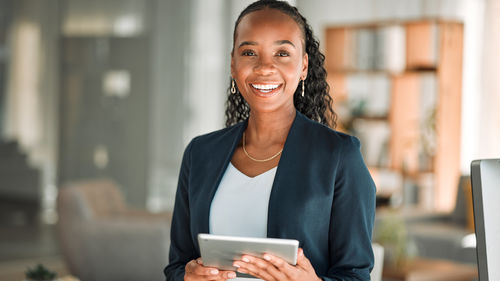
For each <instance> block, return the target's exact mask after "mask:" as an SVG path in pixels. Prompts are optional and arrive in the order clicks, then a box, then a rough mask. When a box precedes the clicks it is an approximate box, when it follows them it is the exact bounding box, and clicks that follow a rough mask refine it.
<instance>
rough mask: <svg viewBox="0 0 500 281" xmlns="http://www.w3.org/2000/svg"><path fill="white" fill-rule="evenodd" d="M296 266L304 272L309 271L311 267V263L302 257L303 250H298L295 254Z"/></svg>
mask: <svg viewBox="0 0 500 281" xmlns="http://www.w3.org/2000/svg"><path fill="white" fill-rule="evenodd" d="M297 266H299V267H300V268H303V269H305V270H309V269H310V268H312V267H313V266H312V264H311V261H309V259H308V258H307V257H306V256H305V255H304V250H303V249H302V248H299V250H298V252H297Z"/></svg>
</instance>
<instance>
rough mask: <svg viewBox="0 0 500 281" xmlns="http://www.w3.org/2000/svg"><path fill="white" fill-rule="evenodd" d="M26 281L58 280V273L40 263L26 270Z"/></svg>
mask: <svg viewBox="0 0 500 281" xmlns="http://www.w3.org/2000/svg"><path fill="white" fill-rule="evenodd" d="M25 275H26V280H25V281H56V279H55V278H56V276H57V274H56V273H55V272H52V271H50V270H48V269H47V268H45V267H44V266H43V265H41V264H38V265H37V266H36V267H35V268H28V270H26V272H25Z"/></svg>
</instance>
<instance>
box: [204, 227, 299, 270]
mask: <svg viewBox="0 0 500 281" xmlns="http://www.w3.org/2000/svg"><path fill="white" fill-rule="evenodd" d="M198 243H199V245H200V252H201V258H202V260H203V265H204V266H211V267H216V268H219V269H221V270H233V271H234V270H236V267H234V266H233V262H234V261H235V260H239V259H241V256H243V255H245V254H246V255H252V256H256V257H262V256H263V254H264V253H268V254H271V255H274V256H277V257H280V258H282V259H284V260H285V261H287V262H288V263H289V264H292V265H295V264H296V263H297V250H298V248H299V241H297V240H292V239H278V238H252V237H238V236H222V235H213V234H203V233H200V234H198Z"/></svg>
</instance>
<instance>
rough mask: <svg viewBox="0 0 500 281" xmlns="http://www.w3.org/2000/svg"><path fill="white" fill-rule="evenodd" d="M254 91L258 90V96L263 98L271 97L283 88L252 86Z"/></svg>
mask: <svg viewBox="0 0 500 281" xmlns="http://www.w3.org/2000/svg"><path fill="white" fill-rule="evenodd" d="M250 86H252V88H253V89H255V90H257V91H255V92H257V94H259V95H261V96H271V95H273V94H274V93H275V92H277V91H276V90H277V89H279V88H281V84H276V83H275V84H250Z"/></svg>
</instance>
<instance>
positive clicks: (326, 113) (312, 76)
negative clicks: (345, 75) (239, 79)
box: [226, 0, 337, 128]
mask: <svg viewBox="0 0 500 281" xmlns="http://www.w3.org/2000/svg"><path fill="white" fill-rule="evenodd" d="M266 8H269V9H275V10H278V11H280V12H282V13H284V14H286V15H288V16H290V17H291V18H292V19H293V20H294V21H295V22H296V23H297V24H298V25H299V27H300V28H301V30H302V33H303V35H304V41H305V50H306V53H307V55H308V56H309V67H308V70H307V78H306V80H305V93H306V94H305V96H304V97H302V95H301V92H302V89H301V87H297V90H296V91H295V94H294V95H293V102H294V105H295V108H296V109H297V110H298V111H299V112H300V113H302V114H304V115H305V116H307V117H308V118H310V119H312V120H315V121H318V122H320V123H322V124H325V125H327V126H329V127H331V128H335V126H336V121H337V115H336V114H335V112H334V111H333V108H332V103H333V100H332V98H331V97H330V95H329V94H328V92H329V90H330V87H329V86H328V83H327V82H326V70H325V67H324V62H325V56H324V55H323V54H322V53H321V52H320V51H319V42H318V40H317V39H316V38H315V37H314V35H313V32H312V29H311V27H310V26H309V24H308V23H307V21H306V19H305V18H304V17H303V16H302V15H301V14H300V13H299V11H298V10H297V8H295V7H293V6H291V5H290V4H288V3H287V2H285V1H278V0H259V1H256V2H254V3H252V4H250V5H249V6H248V7H246V8H245V9H244V10H243V11H242V12H241V14H240V15H239V17H238V19H237V20H236V23H235V24H234V31H233V48H234V41H235V39H236V28H237V27H238V24H239V23H240V21H241V19H242V18H243V17H244V16H246V15H248V14H250V13H252V12H255V11H260V10H264V9H266ZM230 89H231V81H229V87H228V90H227V91H228V98H227V101H226V126H227V127H229V126H231V125H234V124H236V123H238V122H241V121H243V120H246V119H247V118H248V117H249V115H250V107H249V106H248V104H247V102H246V101H245V99H244V98H243V96H242V95H241V93H240V92H239V90H237V91H236V93H235V94H231V91H230Z"/></svg>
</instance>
